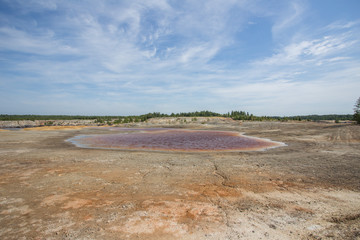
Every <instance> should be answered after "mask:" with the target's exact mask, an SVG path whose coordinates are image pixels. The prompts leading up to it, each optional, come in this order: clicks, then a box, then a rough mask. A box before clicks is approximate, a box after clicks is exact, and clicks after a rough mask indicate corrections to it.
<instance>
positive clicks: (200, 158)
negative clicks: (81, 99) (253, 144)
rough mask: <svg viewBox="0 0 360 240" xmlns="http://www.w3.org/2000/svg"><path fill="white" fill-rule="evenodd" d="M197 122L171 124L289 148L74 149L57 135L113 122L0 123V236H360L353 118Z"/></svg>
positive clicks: (359, 147)
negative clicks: (26, 126)
mask: <svg viewBox="0 0 360 240" xmlns="http://www.w3.org/2000/svg"><path fill="white" fill-rule="evenodd" d="M201 121H202V122H201V123H200V122H195V121H193V122H191V120H189V121H187V122H183V123H182V124H178V123H176V127H184V128H192V129H211V130H231V131H239V132H242V133H245V134H246V135H249V136H254V137H261V138H268V139H271V140H274V141H279V142H284V143H286V144H287V146H286V147H279V148H275V149H270V150H267V151H256V152H223V153H221V152H205V153H204V152H201V153H186V152H151V151H126V150H104V149H83V148H78V147H76V146H74V145H72V144H71V143H69V142H66V141H65V140H66V139H69V138H71V137H74V136H76V135H86V134H97V133H99V134H104V133H108V134H113V132H111V131H109V130H108V129H106V128H86V127H85V128H83V127H79V128H61V127H56V128H53V129H51V128H46V129H45V128H44V129H42V128H38V129H32V130H19V131H0V239H360V126H355V125H349V124H330V123H308V122H287V123H280V122H244V123H242V124H239V122H235V121H223V120H221V121H220V120H218V121H217V120H213V119H210V120H206V121H205V120H204V121H203V120H201ZM168 124H169V123H164V121H162V120H161V121H158V122H156V121H155V120H152V121H151V122H149V123H143V124H138V125H137V126H140V127H161V126H163V127H170V125H168ZM170 124H171V123H170ZM174 126H175V125H174Z"/></svg>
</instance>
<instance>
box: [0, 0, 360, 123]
mask: <svg viewBox="0 0 360 240" xmlns="http://www.w3.org/2000/svg"><path fill="white" fill-rule="evenodd" d="M359 41H360V1H358V0H313V1H305V0H303V1H296V0H294V1H290V0H284V1H282V0H273V1H271V0H264V1H261V0H248V1H247V0H242V1H236V0H207V1H202V0H198V1H196V0H191V1H190V0H189V1H187V0H182V1H180V0H179V1H177V0H148V1H137V0H132V1H120V0H119V1H110V0H109V1H105V0H104V1H100V0H98V1H95V0H94V1H91V0H88V1H85V0H84V1H82V0H77V1H70V0H68V1H65V0H0V94H1V98H0V99H1V100H0V113H2V114H72V115H74V114H82V115H133V114H143V113H148V112H163V113H172V112H190V111H201V110H210V111H215V112H219V113H225V112H228V111H231V110H243V111H247V112H250V113H253V114H255V115H280V116H284V115H305V114H330V113H336V114H348V113H350V114H351V113H353V106H354V104H355V102H356V100H357V98H358V97H360V42H359Z"/></svg>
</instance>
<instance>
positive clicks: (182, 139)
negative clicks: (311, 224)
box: [68, 128, 285, 152]
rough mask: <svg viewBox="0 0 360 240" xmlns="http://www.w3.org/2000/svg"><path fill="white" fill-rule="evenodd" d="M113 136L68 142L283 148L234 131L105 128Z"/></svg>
mask: <svg viewBox="0 0 360 240" xmlns="http://www.w3.org/2000/svg"><path fill="white" fill-rule="evenodd" d="M109 130H112V131H116V132H118V133H114V134H99V135H80V136H76V137H73V138H71V139H68V141H69V142H71V143H73V144H75V145H76V146H78V147H83V148H100V149H124V150H155V151H186V152H198V151H257V150H265V149H269V148H274V147H279V146H284V145H285V144H284V143H280V142H274V141H271V140H268V139H261V138H255V137H248V136H244V135H241V134H240V133H238V132H230V131H204V130H184V129H166V128H148V129H146V128H142V129H136V128H133V129H129V128H109Z"/></svg>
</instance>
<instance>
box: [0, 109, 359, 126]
mask: <svg viewBox="0 0 360 240" xmlns="http://www.w3.org/2000/svg"><path fill="white" fill-rule="evenodd" d="M159 117H225V118H231V119H233V120H243V121H290V120H291V121H303V120H306V121H321V120H335V121H344V120H356V119H355V115H351V114H345V115H337V114H330V115H305V116H288V117H280V116H255V115H253V114H249V113H248V112H245V111H231V112H228V113H225V114H220V113H216V112H211V111H196V112H187V113H186V112H181V113H171V114H164V113H160V112H153V113H147V114H143V115H133V116H83V115H8V114H0V121H23V120H32V121H35V120H95V121H96V122H97V123H100V124H101V123H103V124H105V123H113V124H121V123H133V122H145V121H146V120H148V119H150V118H159Z"/></svg>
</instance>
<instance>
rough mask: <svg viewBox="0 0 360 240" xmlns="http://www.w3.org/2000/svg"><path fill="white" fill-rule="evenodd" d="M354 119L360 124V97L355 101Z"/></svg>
mask: <svg viewBox="0 0 360 240" xmlns="http://www.w3.org/2000/svg"><path fill="white" fill-rule="evenodd" d="M354 120H355V121H356V122H357V124H360V97H359V98H358V100H357V101H356V103H355V108H354Z"/></svg>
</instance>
